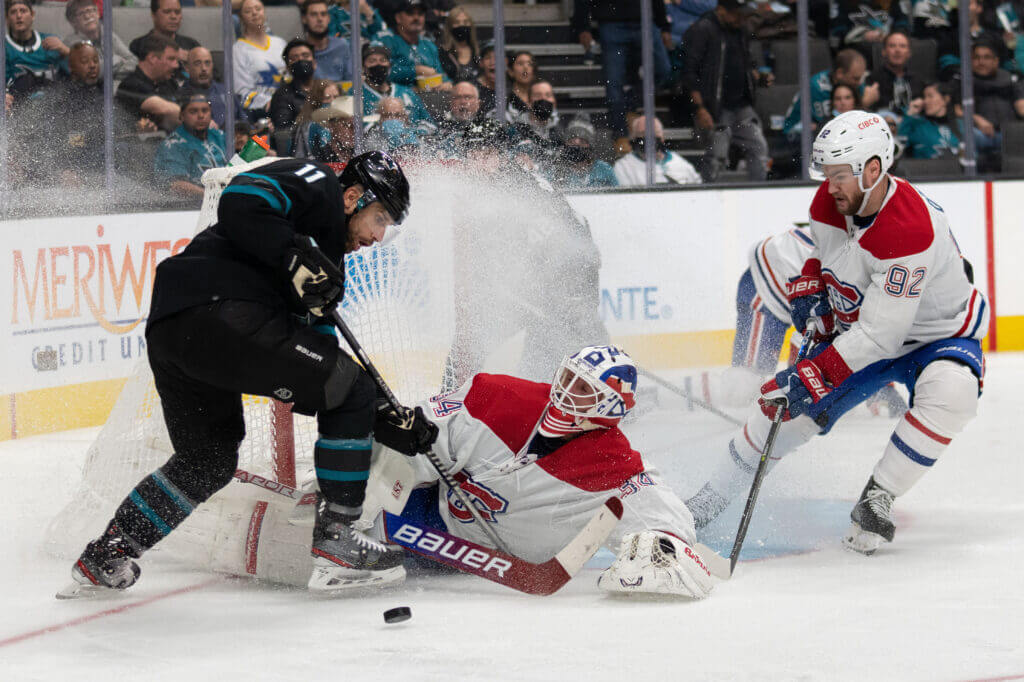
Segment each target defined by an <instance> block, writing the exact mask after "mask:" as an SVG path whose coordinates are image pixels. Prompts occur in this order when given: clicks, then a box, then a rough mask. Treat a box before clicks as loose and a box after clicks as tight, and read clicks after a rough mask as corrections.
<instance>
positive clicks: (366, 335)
mask: <svg viewBox="0 0 1024 682" xmlns="http://www.w3.org/2000/svg"><path fill="white" fill-rule="evenodd" d="M271 160H273V159H266V160H261V161H257V162H254V163H253V164H249V165H246V166H240V167H231V168H217V169H212V170H210V171H207V172H206V173H205V174H204V176H203V184H204V186H205V193H204V197H203V205H202V209H201V211H200V215H199V220H198V224H197V226H196V232H198V231H200V230H202V229H204V228H206V227H208V226H209V225H211V224H212V223H213V222H214V221H215V220H216V216H217V202H218V200H219V198H220V194H221V192H222V190H223V189H224V187H226V186H227V184H228V183H229V182H230V181H231V179H232V178H233V177H234V176H235V175H236V174H238V173H240V172H244V171H246V170H249V169H251V168H254V167H257V166H259V165H262V164H263V163H267V162H268V161H271ZM416 175H417V173H416V171H413V172H412V173H410V179H411V180H413V187H423V188H424V191H421V192H418V193H414V196H413V201H414V203H413V205H414V207H415V208H416V213H415V214H414V215H413V216H411V217H410V219H409V220H408V221H407V222H406V224H405V225H403V226H402V228H401V229H399V230H397V236H396V237H394V238H393V239H389V241H388V243H387V244H386V245H383V246H379V247H377V248H374V249H364V250H363V251H362V252H359V253H356V254H350V255H349V256H347V257H346V263H345V265H346V268H345V269H346V275H347V280H346V293H345V298H344V303H343V310H342V312H343V316H344V317H345V320H346V322H347V323H348V325H349V327H350V328H351V329H352V332H353V333H354V334H355V336H356V338H357V339H359V341H360V343H361V344H362V345H363V346H364V348H365V349H366V351H367V353H368V354H369V356H370V357H371V359H372V360H373V361H374V364H375V365H376V366H377V367H378V369H379V370H380V371H381V373H382V375H383V376H384V378H385V379H386V380H387V381H388V383H389V385H390V386H391V387H392V389H393V390H394V391H395V393H396V395H397V396H399V398H400V399H401V400H402V401H403V402H405V403H407V404H409V403H413V402H416V401H420V400H424V399H426V398H429V397H431V396H433V395H435V394H437V393H439V392H440V391H441V389H442V387H445V386H448V387H450V384H451V382H450V381H446V380H445V378H444V376H443V375H444V372H445V367H446V366H447V365H446V359H447V355H448V353H449V351H450V349H451V345H452V335H453V329H454V315H455V313H454V295H453V285H452V261H453V256H452V243H451V241H452V230H451V224H452V221H451V219H450V216H446V213H449V211H450V207H449V205H448V202H447V200H446V196H447V195H448V192H446V191H445V186H446V185H445V183H444V182H441V183H438V182H433V183H431V182H430V181H429V180H427V181H426V182H424V181H423V179H422V178H420V179H419V180H420V181H419V182H417V179H418V178H417V177H416ZM416 216H423V217H422V218H419V219H416ZM243 406H244V411H245V424H246V437H245V440H244V441H243V443H242V445H241V447H240V450H239V464H238V466H239V468H241V469H245V470H246V471H249V472H251V473H255V474H258V475H261V476H264V477H266V478H268V479H271V480H278V481H281V482H282V483H287V484H289V485H294V484H295V479H296V470H298V471H300V472H304V471H305V470H307V469H308V468H309V467H310V466H311V461H312V450H313V443H314V442H315V440H316V437H317V434H316V421H315V419H313V418H310V417H303V416H300V415H292V413H291V411H290V409H289V407H288V406H287V405H285V404H282V403H279V402H277V401H274V400H271V399H268V398H263V397H258V396H243ZM172 454H173V448H172V446H171V443H170V439H169V437H168V434H167V429H166V427H165V425H164V420H163V413H162V410H161V407H160V399H159V396H158V395H157V393H156V390H155V388H154V385H153V376H152V372H151V371H150V368H149V364H148V362H147V360H146V359H145V358H143V359H142V360H140V361H139V363H138V365H137V366H136V368H135V370H134V372H133V374H132V375H131V376H130V377H129V378H128V380H127V382H126V384H125V386H124V388H123V390H122V392H121V394H120V395H119V397H118V400H117V402H116V404H115V406H114V408H113V410H112V411H111V414H110V416H109V417H108V419H107V421H106V423H105V424H104V426H103V427H102V428H101V430H100V433H99V435H98V436H97V438H96V440H95V441H94V442H93V443H92V445H91V446H90V448H89V450H88V453H87V455H86V458H85V462H84V465H83V470H82V479H81V483H80V484H79V486H78V488H77V491H76V492H75V494H74V496H73V498H72V500H71V501H70V502H69V503H68V505H67V506H66V507H65V508H64V509H63V510H62V511H61V512H60V513H58V515H57V516H56V517H55V518H54V519H53V520H52V521H51V522H50V525H49V527H48V529H47V532H46V537H45V544H46V548H47V550H48V551H49V552H50V553H51V554H54V555H56V556H60V557H71V556H75V555H77V552H79V551H80V550H81V548H82V547H83V546H84V544H85V543H86V542H87V541H88V540H90V539H92V538H93V537H96V536H97V535H98V534H99V533H100V532H101V531H102V530H103V527H104V524H105V523H106V521H107V520H108V519H109V518H110V517H111V516H112V514H113V512H114V509H115V508H116V507H117V505H118V504H119V503H120V502H121V500H122V499H124V497H125V496H126V495H127V494H128V493H129V492H130V491H131V489H132V488H133V487H134V486H135V485H136V484H137V483H138V482H139V481H140V480H141V479H142V478H143V477H145V476H147V475H148V474H150V473H151V472H152V471H153V470H154V469H156V468H158V467H159V466H161V465H162V464H163V463H164V462H165V461H166V460H167V459H168V458H169V457H170V456H171V455H172ZM300 475H301V474H300ZM174 544H175V543H174V535H172V536H171V537H169V538H168V539H167V540H166V541H164V542H161V543H160V545H159V547H161V548H163V549H164V550H168V549H170V550H171V551H173V547H174Z"/></svg>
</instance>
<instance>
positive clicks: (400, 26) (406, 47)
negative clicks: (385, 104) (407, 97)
mask: <svg viewBox="0 0 1024 682" xmlns="http://www.w3.org/2000/svg"><path fill="white" fill-rule="evenodd" d="M425 15H426V10H425V9H424V4H423V0H403V2H402V3H401V5H399V9H398V11H397V12H395V32H394V33H393V34H382V35H381V36H380V38H379V40H380V42H382V43H383V44H384V45H385V46H386V47H387V48H388V50H389V51H390V55H391V81H392V82H393V83H396V84H398V85H404V86H406V87H409V88H412V87H420V89H435V88H437V89H441V90H448V89H450V88H451V86H452V83H451V79H449V78H448V74H446V73H445V72H444V67H443V66H442V65H441V57H440V54H439V53H438V49H437V45H435V44H434V41H432V40H431V39H430V38H427V37H426V36H424V35H422V34H423V26H424V18H425ZM438 81H439V82H438Z"/></svg>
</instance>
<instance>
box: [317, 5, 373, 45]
mask: <svg viewBox="0 0 1024 682" xmlns="http://www.w3.org/2000/svg"><path fill="white" fill-rule="evenodd" d="M327 11H328V12H330V15H331V23H330V24H328V27H327V32H328V33H330V34H331V35H332V36H337V37H338V38H348V37H349V35H350V34H351V33H352V15H351V14H349V11H348V2H347V0H340V1H339V2H338V3H336V4H333V5H331V6H330V7H329V8H328V10H327ZM385 30H387V29H386V28H385V27H384V19H383V18H382V17H381V16H380V12H378V11H377V10H375V9H374V8H373V7H371V6H370V3H368V2H367V1H366V0H359V34H360V35H361V36H362V37H363V39H364V40H373V39H374V38H376V37H377V36H378V35H379V34H380V33H381V32H383V31H385Z"/></svg>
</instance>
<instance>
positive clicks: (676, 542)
mask: <svg viewBox="0 0 1024 682" xmlns="http://www.w3.org/2000/svg"><path fill="white" fill-rule="evenodd" d="M597 585H598V587H600V588H601V589H602V590H604V591H605V592H613V593H619V594H637V593H648V594H664V595H672V596H680V597H693V598H694V599H703V598H704V597H706V596H708V593H710V592H711V588H712V587H714V585H715V581H714V578H712V577H711V571H710V570H709V569H708V567H707V564H706V563H705V562H704V559H703V557H701V555H700V553H699V552H698V551H697V550H696V549H694V548H693V547H691V546H690V545H688V544H686V543H685V542H683V541H682V540H680V539H679V538H677V537H675V536H674V535H669V534H668V533H661V532H659V531H652V530H646V531H642V532H640V533H630V534H629V535H626V536H625V537H623V538H622V547H621V548H620V549H619V556H618V557H616V559H615V562H614V563H613V564H612V565H611V566H609V567H608V568H607V569H605V570H604V572H602V573H601V575H600V576H599V577H598V579H597Z"/></svg>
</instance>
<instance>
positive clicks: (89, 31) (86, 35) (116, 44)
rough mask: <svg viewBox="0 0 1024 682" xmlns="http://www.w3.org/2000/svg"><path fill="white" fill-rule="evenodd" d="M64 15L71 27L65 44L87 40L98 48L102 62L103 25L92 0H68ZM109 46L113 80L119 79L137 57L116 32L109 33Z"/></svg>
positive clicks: (135, 61) (127, 72)
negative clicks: (111, 54)
mask: <svg viewBox="0 0 1024 682" xmlns="http://www.w3.org/2000/svg"><path fill="white" fill-rule="evenodd" d="M64 16H65V17H66V18H67V20H68V23H69V24H71V28H72V29H73V31H72V33H70V34H69V35H68V36H67V37H66V38H64V44H65V45H74V44H75V43H80V42H83V41H86V40H88V41H89V42H91V43H92V44H93V45H94V46H96V47H97V49H99V50H100V64H102V63H103V49H102V47H101V46H104V40H103V25H102V23H101V22H100V11H99V8H98V7H97V6H96V3H94V2H93V0H68V4H67V5H66V6H65V8H64ZM110 47H111V48H112V49H113V51H114V60H113V61H114V80H115V81H120V80H121V79H123V78H124V77H125V76H127V75H128V74H130V73H131V72H132V71H134V70H135V67H136V66H137V65H138V63H139V59H138V57H136V56H135V55H134V54H132V51H131V50H130V49H129V48H128V46H127V45H125V44H124V41H123V40H121V39H120V38H119V37H118V35H117V34H116V33H114V34H112V35H111V41H110Z"/></svg>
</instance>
